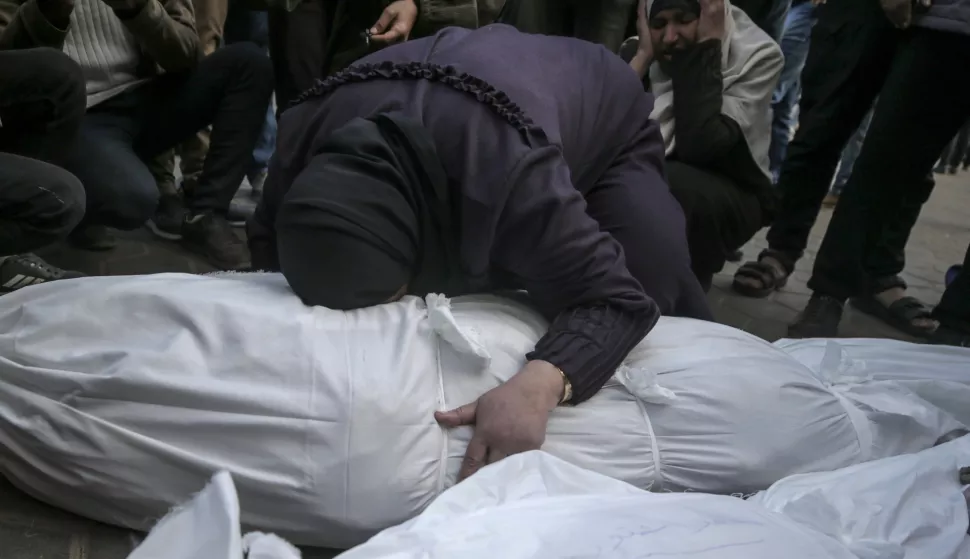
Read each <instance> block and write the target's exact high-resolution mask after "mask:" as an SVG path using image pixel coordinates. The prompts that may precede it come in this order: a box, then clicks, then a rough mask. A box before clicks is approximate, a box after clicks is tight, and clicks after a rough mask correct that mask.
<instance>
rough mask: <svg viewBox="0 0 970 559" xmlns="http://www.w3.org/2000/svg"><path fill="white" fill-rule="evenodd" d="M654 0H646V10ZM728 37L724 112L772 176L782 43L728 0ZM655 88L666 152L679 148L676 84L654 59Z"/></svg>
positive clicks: (724, 51) (724, 60)
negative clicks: (770, 161)
mask: <svg viewBox="0 0 970 559" xmlns="http://www.w3.org/2000/svg"><path fill="white" fill-rule="evenodd" d="M653 1H654V0H648V1H647V8H646V9H647V13H648V14H649V13H650V6H652V5H653ZM724 11H725V14H724V27H725V33H724V38H723V39H722V41H721V76H722V80H723V97H722V103H721V113H722V114H724V115H725V116H727V117H728V118H730V119H731V120H733V121H734V122H736V123H738V126H740V127H741V133H742V134H743V135H744V139H745V141H747V143H748V149H749V150H750V151H751V156H752V157H753V158H754V161H755V163H757V164H758V167H759V168H760V169H761V171H762V172H763V173H764V174H765V176H768V177H769V178H770V176H771V173H770V171H769V170H768V147H769V146H770V144H771V115H772V112H771V96H772V93H773V92H774V90H775V85H776V84H777V82H778V76H779V75H780V74H781V69H782V67H783V66H784V63H785V59H784V56H783V55H782V53H781V49H780V48H779V47H778V45H777V44H776V43H775V42H774V41H773V40H772V39H771V37H769V36H768V34H767V33H765V32H764V31H762V30H761V29H760V28H759V27H758V26H757V25H755V24H754V22H752V21H751V18H749V17H748V16H747V14H745V13H744V12H743V11H741V9H740V8H737V7H734V6H732V5H731V2H730V0H724ZM649 73H650V74H649V75H650V90H651V92H652V93H653V95H654V97H655V98H656V102H655V103H654V107H653V113H652V114H651V115H650V116H651V117H652V118H653V119H654V120H656V121H657V122H658V123H660V131H661V133H662V134H663V137H664V144H665V146H666V153H667V155H670V154H671V153H673V152H674V150H675V149H676V147H677V146H676V136H677V131H676V125H675V122H674V120H675V119H674V84H673V81H672V80H671V78H670V76H668V75H666V74H665V73H664V72H663V70H661V69H660V65H659V64H658V63H657V62H654V63H653V64H651V65H650V69H649Z"/></svg>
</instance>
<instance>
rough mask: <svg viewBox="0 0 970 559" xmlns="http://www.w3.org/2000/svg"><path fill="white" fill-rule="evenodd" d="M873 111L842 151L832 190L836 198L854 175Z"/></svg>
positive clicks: (863, 120)
mask: <svg viewBox="0 0 970 559" xmlns="http://www.w3.org/2000/svg"><path fill="white" fill-rule="evenodd" d="M872 111H873V109H869V112H868V113H867V114H866V117H865V118H864V119H862V124H860V125H859V129H858V130H856V131H855V134H853V135H852V137H851V138H849V143H848V144H846V145H845V149H843V150H842V159H840V160H839V171H838V172H837V173H836V174H835V182H834V183H832V190H831V191H830V192H831V193H832V194H834V195H836V196H838V195H839V194H842V189H843V188H844V187H845V183H846V182H848V181H849V176H850V175H851V174H852V167H853V166H854V165H855V159H856V157H859V152H860V151H862V140H864V139H865V138H866V132H868V131H869V123H870V122H872Z"/></svg>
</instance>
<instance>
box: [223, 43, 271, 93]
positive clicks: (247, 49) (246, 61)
mask: <svg viewBox="0 0 970 559" xmlns="http://www.w3.org/2000/svg"><path fill="white" fill-rule="evenodd" d="M215 55H219V56H220V58H221V59H222V62H223V64H227V65H231V66H232V67H234V68H236V69H237V71H236V75H238V76H239V77H240V78H248V79H251V80H253V82H254V83H253V85H254V86H255V87H259V88H262V89H266V90H267V91H272V88H273V64H272V62H271V61H270V58H269V56H268V55H267V54H266V49H263V48H260V47H259V46H257V45H256V44H254V43H250V42H248V41H247V42H242V43H234V44H231V45H226V46H224V47H222V48H221V49H219V50H218V51H216V53H215V54H214V55H213V56H215Z"/></svg>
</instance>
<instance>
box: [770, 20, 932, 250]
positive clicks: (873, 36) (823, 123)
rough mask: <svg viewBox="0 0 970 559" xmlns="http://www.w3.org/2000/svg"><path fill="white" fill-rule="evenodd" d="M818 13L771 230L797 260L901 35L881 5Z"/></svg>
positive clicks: (775, 246)
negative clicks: (843, 154)
mask: <svg viewBox="0 0 970 559" xmlns="http://www.w3.org/2000/svg"><path fill="white" fill-rule="evenodd" d="M816 14H817V16H818V20H817V22H816V24H815V26H814V27H813V28H812V38H811V46H810V47H809V51H808V58H807V60H806V62H805V68H804V70H803V71H802V76H801V80H802V98H801V103H800V105H799V113H800V115H799V122H798V130H797V131H796V132H795V136H794V138H792V140H791V142H790V143H789V144H788V149H787V152H786V155H785V160H784V162H783V163H782V165H781V172H780V173H779V177H778V189H779V191H780V193H781V201H780V203H779V206H778V212H777V214H776V216H775V220H774V222H773V223H772V226H771V229H769V231H768V245H769V247H770V248H771V249H772V250H774V251H777V252H780V253H782V254H783V255H784V256H785V259H786V260H789V261H791V262H792V263H794V262H795V261H797V260H798V259H799V258H801V257H802V255H803V254H804V252H805V247H806V246H807V245H808V236H809V234H810V233H811V230H812V226H813V225H815V219H816V218H817V217H818V213H819V210H820V209H821V208H822V200H823V199H824V198H825V195H826V194H828V192H829V187H830V185H831V184H832V176H833V175H834V174H835V169H836V167H837V166H838V164H839V159H840V158H841V156H842V150H843V149H844V148H845V145H846V143H847V142H848V141H849V138H850V137H851V136H852V134H853V133H854V132H855V131H856V129H857V128H858V127H859V124H860V123H861V122H862V119H863V118H864V117H865V116H866V113H868V112H869V109H870V108H871V107H872V104H873V101H874V100H875V98H876V96H877V95H878V94H879V90H880V89H882V85H883V82H884V81H885V79H886V75H887V74H888V73H889V68H890V65H891V64H892V60H893V55H894V53H895V51H896V43H897V41H898V40H899V32H898V31H896V30H895V29H894V28H893V27H892V26H891V25H890V24H889V22H888V20H887V19H886V17H885V16H884V15H883V14H882V12H881V10H880V8H879V3H878V2H830V3H826V4H823V5H821V6H819V7H818V8H817V11H816ZM924 171H925V170H924ZM898 250H899V251H901V250H902V246H900V247H898ZM887 258H888V259H889V260H891V261H895V256H893V257H887Z"/></svg>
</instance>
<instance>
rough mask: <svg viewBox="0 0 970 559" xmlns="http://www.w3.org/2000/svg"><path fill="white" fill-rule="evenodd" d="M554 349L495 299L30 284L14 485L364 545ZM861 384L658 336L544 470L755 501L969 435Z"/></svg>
mask: <svg viewBox="0 0 970 559" xmlns="http://www.w3.org/2000/svg"><path fill="white" fill-rule="evenodd" d="M545 328H546V324H545V323H544V321H543V320H542V319H541V317H540V316H539V315H538V314H536V313H535V312H533V311H532V310H530V309H529V308H527V307H525V306H523V305H520V304H517V303H513V302H511V301H508V300H504V299H500V298H497V297H489V296H481V297H464V298H458V299H455V300H453V301H449V300H447V299H445V298H443V297H440V296H429V297H428V298H427V300H421V299H417V298H408V299H406V300H404V301H401V302H398V303H394V304H388V305H382V306H379V307H374V308H370V309H362V310H358V311H351V312H336V311H330V310H327V309H323V308H310V307H306V306H304V305H303V304H302V303H301V302H300V301H299V300H298V299H297V298H296V297H295V296H293V295H292V293H291V292H290V290H289V289H288V287H287V286H286V284H285V281H284V280H283V279H282V278H281V277H280V276H279V275H274V274H232V275H223V276H190V275H180V274H165V275H155V276H137V277H101V278H84V279H80V280H70V281H63V282H52V283H50V284H44V285H40V286H35V287H31V288H29V289H26V290H22V291H19V292H15V293H12V294H8V295H5V296H4V297H3V298H2V299H0V424H2V425H4V428H3V429H2V430H0V474H2V475H4V476H6V477H8V478H9V479H10V480H11V481H12V482H13V483H15V484H17V485H18V486H19V487H21V488H22V489H24V490H25V491H27V492H29V493H30V494H32V495H34V496H35V497H38V498H40V499H42V500H44V501H47V502H49V503H52V504H54V505H57V506H61V507H63V508H66V509H68V510H71V511H73V512H76V513H78V514H81V515H84V516H87V517H90V518H94V519H96V520H100V521H104V522H107V523H111V524H117V525H122V526H128V527H132V528H137V529H147V528H149V527H150V526H151V525H152V524H153V523H154V522H155V521H156V520H157V519H159V518H161V517H162V516H163V515H165V514H166V513H167V512H168V510H169V508H170V507H172V506H174V505H176V504H178V503H180V502H182V501H183V500H184V499H185V498H186V496H187V495H190V494H192V493H194V492H196V491H198V490H200V489H201V488H202V487H203V486H204V485H205V483H206V481H207V480H208V479H209V478H210V477H211V476H212V475H213V474H214V473H215V472H217V471H220V470H226V471H228V472H229V473H231V475H232V477H233V480H234V481H235V484H236V488H237V489H238V491H239V499H240V503H241V519H242V521H243V523H244V524H245V525H247V526H252V527H254V528H256V529H259V530H265V531H271V532H276V533H279V534H280V535H281V536H284V537H286V538H287V539H289V540H291V541H293V542H295V543H298V544H310V545H320V546H326V547H345V546H351V545H354V544H358V543H360V542H362V541H364V540H365V539H366V538H367V537H369V536H371V535H373V534H375V533H377V532H378V531H379V530H382V529H384V528H387V527H389V526H393V525H396V524H398V523H400V522H403V521H405V520H408V519H409V518H412V517H414V516H415V515H416V514H418V513H419V512H420V511H421V510H423V509H424V508H425V507H426V506H427V505H428V504H429V503H430V502H431V501H432V500H433V499H434V498H435V497H436V496H437V495H439V494H440V493H441V492H442V491H443V490H444V489H445V488H447V487H449V486H450V485H451V484H452V483H453V482H454V479H455V475H456V473H457V470H458V466H459V463H460V460H461V456H462V454H463V453H464V449H465V446H466V445H467V442H468V439H469V437H470V433H471V431H470V429H459V430H455V431H453V432H448V431H445V430H442V429H441V428H439V427H438V426H437V425H436V424H435V422H434V419H433V412H434V411H435V410H439V409H446V408H450V407H454V406H457V405H461V404H464V403H467V402H470V401H472V400H474V399H475V398H477V397H478V396H480V395H481V394H482V393H484V392H485V391H487V390H489V389H491V388H493V387H495V386H497V385H498V384H500V383H501V382H503V381H504V380H506V379H508V378H509V377H511V376H512V375H513V374H515V373H516V372H517V371H518V369H519V368H520V367H521V366H522V364H523V360H524V355H525V354H526V353H527V352H528V351H529V350H530V349H531V348H532V347H533V345H534V344H535V342H536V340H537V339H538V338H539V337H540V336H541V335H542V333H543V332H544V330H545ZM962 363H963V364H964V365H966V366H965V367H964V368H965V370H966V369H970V357H964V358H963V362H962ZM947 366H952V363H949V364H948V365H947ZM922 372H925V371H924V370H920V371H914V373H922ZM930 378H933V377H932V376H931V377H930ZM853 386H857V387H858V390H860V391H861V393H862V394H863V395H864V396H865V398H864V399H865V405H861V404H859V402H860V401H861V400H862V396H859V395H858V394H855V393H852V394H848V393H847V391H846V389H845V387H844V386H843V385H840V384H839V383H832V382H828V381H826V380H825V379H820V378H818V375H817V374H816V373H813V371H812V370H811V369H810V368H808V367H806V366H804V365H803V364H801V363H799V362H798V361H797V360H795V359H793V358H792V357H791V356H789V355H788V354H787V353H786V352H785V351H783V350H781V349H778V348H776V347H773V346H772V345H770V344H768V343H766V342H764V341H762V340H760V339H758V338H756V337H754V336H751V335H749V334H746V333H744V332H741V331H738V330H735V329H732V328H729V327H726V326H721V325H717V324H712V323H706V322H699V321H693V320H687V319H675V318H664V319H662V320H661V322H660V323H659V324H658V325H657V327H656V328H655V329H654V330H653V332H651V334H650V335H649V336H648V337H647V338H646V340H644V342H643V343H641V344H640V345H639V346H638V347H637V348H636V349H635V350H634V351H633V352H632V353H631V355H630V356H629V358H628V359H627V360H626V362H625V363H624V365H623V366H622V367H621V368H620V369H619V370H618V371H617V375H616V376H615V378H614V379H613V380H611V381H610V382H609V383H608V384H607V386H606V387H605V388H604V389H603V390H602V391H601V392H600V393H598V394H597V395H596V396H595V397H594V398H593V399H591V400H590V401H588V402H585V403H584V404H583V405H581V406H577V407H575V408H561V409H557V410H556V411H555V412H554V413H553V414H552V417H551V419H550V423H549V428H548V436H547V442H546V445H545V446H544V450H546V451H548V452H549V453H550V454H552V455H555V456H557V457H559V458H561V459H563V460H565V461H567V462H570V463H572V464H576V465H578V466H581V467H583V468H585V469H588V470H591V471H594V472H598V473H600V474H604V475H607V476H609V477H611V478H614V479H618V480H623V481H626V482H629V483H631V484H633V485H634V486H636V487H639V488H643V489H651V490H654V491H683V490H693V491H706V492H714V493H733V492H739V493H749V492H754V491H757V490H760V489H764V488H766V487H768V486H769V485H770V484H771V483H773V482H775V481H777V480H779V479H781V478H783V477H785V476H787V475H790V474H794V473H802V472H815V471H828V470H834V469H837V468H840V467H843V466H846V465H851V464H856V463H859V462H862V461H866V460H870V459H875V458H880V457H882V456H887V455H893V454H899V453H906V452H916V451H919V450H921V449H924V448H928V447H929V446H931V445H932V444H933V443H934V442H935V441H936V440H937V439H938V438H939V437H940V436H941V435H942V434H945V433H948V432H951V431H953V430H954V429H955V428H958V427H960V424H959V423H958V422H956V420H954V419H953V418H952V417H951V416H950V414H948V413H946V412H944V411H942V410H940V409H938V408H936V407H934V406H932V405H930V404H929V403H927V402H926V401H925V400H924V399H923V398H921V397H918V396H916V395H915V394H913V393H912V392H910V391H908V390H906V389H904V388H900V387H899V386H896V385H886V386H885V387H882V388H880V386H879V385H875V384H872V383H867V382H863V383H856V384H855V385H853Z"/></svg>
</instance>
